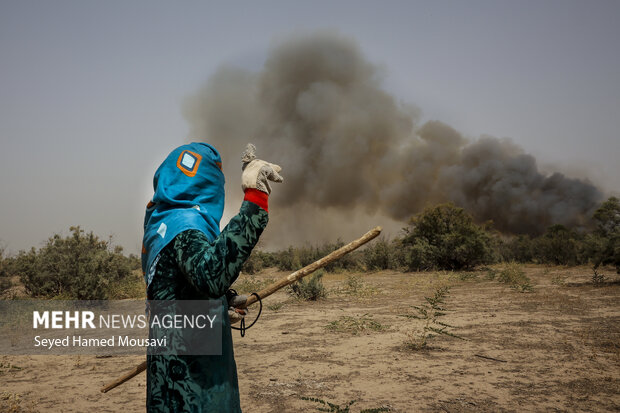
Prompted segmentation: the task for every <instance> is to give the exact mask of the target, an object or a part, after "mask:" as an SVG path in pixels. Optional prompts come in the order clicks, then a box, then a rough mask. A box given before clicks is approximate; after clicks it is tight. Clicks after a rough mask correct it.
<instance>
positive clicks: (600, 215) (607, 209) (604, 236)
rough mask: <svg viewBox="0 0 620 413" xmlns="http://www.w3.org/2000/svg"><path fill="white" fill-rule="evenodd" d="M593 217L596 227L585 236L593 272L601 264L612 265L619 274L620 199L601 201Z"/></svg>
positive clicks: (612, 198) (613, 198)
mask: <svg viewBox="0 0 620 413" xmlns="http://www.w3.org/2000/svg"><path fill="white" fill-rule="evenodd" d="M593 219H594V222H595V223H596V229H595V230H594V232H593V233H592V234H589V236H588V237H587V238H586V250H587V255H588V258H589V259H590V262H591V263H592V265H593V267H594V272H595V274H596V270H597V268H598V267H599V266H601V265H613V266H615V267H616V271H617V272H618V274H620V200H618V198H616V197H611V198H609V199H608V200H607V201H605V202H603V204H602V205H601V206H600V208H599V209H597V210H596V212H595V213H594V216H593Z"/></svg>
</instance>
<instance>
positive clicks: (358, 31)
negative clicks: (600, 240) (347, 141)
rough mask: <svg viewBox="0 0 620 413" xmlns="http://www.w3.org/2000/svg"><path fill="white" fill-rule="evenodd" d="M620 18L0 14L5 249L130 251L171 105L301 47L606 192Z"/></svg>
mask: <svg viewBox="0 0 620 413" xmlns="http://www.w3.org/2000/svg"><path fill="white" fill-rule="evenodd" d="M224 3H225V4H224ZM619 19H620V2H619V1H579V2H573V1H565V0H562V1H531V2H529V1H512V2H507V1H488V2H486V1H455V2H450V1H420V2H415V1H403V2H397V1H382V2H379V1H373V2H363V1H325V2H321V1H312V2H310V1H304V2H301V1H299V2H295V1H280V2H267V1H260V2H251V1H248V2H241V1H234V2H207V1H200V2H198V1H183V2H170V1H165V2H159V1H152V0H148V1H137V0H135V1H110V0H108V1H58V0H55V1H27V0H19V1H7V0H0V142H1V146H0V194H1V201H0V245H4V246H6V247H7V248H8V250H9V251H12V252H16V251H17V250H19V249H23V248H28V247H30V246H41V245H42V243H43V242H44V241H45V240H46V239H47V237H48V236H50V235H51V234H53V233H54V232H63V233H67V232H68V228H69V226H71V225H82V226H83V227H84V228H86V229H87V230H93V231H94V232H95V233H96V234H98V235H100V236H103V237H107V236H109V235H114V238H115V240H116V242H117V243H119V244H121V245H123V246H125V247H126V249H127V251H128V252H138V251H139V247H140V243H141V237H142V220H143V214H144V206H145V204H146V202H147V201H148V199H149V198H150V196H151V194H152V175H153V173H154V171H155V169H156V167H157V165H158V164H159V163H160V162H161V161H162V160H163V158H164V157H165V156H166V155H167V154H168V153H169V151H170V150H172V149H173V148H174V147H175V146H177V145H179V144H182V143H183V142H185V141H187V140H188V138H189V136H188V130H189V127H188V123H187V122H186V120H185V119H184V118H183V115H182V104H183V101H184V99H185V98H186V97H187V96H188V95H191V94H193V93H195V92H196V91H197V90H198V89H199V88H200V87H201V86H202V85H203V84H204V82H205V81H206V80H207V79H208V78H209V76H210V75H211V74H212V73H214V72H215V71H216V69H217V68H218V67H220V66H221V65H233V66H238V67H242V68H246V69H251V70H259V69H260V67H261V65H262V63H263V61H264V59H265V57H266V55H267V50H268V49H269V47H270V45H272V44H273V42H274V41H276V40H278V39H281V38H284V37H286V36H290V35H291V34H293V33H296V32H298V31H308V32H312V31H315V30H324V29H330V30H336V31H338V32H339V33H341V34H343V35H345V36H348V37H350V38H352V39H355V40H356V41H357V42H358V44H359V45H360V48H361V50H362V51H363V52H364V53H365V55H366V56H367V58H368V59H369V60H370V61H372V62H374V63H377V64H379V65H381V67H382V68H383V73H384V87H385V89H386V90H388V91H389V92H390V93H393V94H394V95H396V96H397V97H398V98H399V99H400V100H401V101H403V102H407V103H411V104H414V105H416V106H418V107H419V108H420V109H421V111H422V118H423V119H424V120H430V119H437V120H441V121H443V122H446V123H448V124H450V125H451V126H453V127H454V128H456V129H457V130H459V131H461V132H462V133H463V134H464V135H465V136H467V137H469V138H476V137H478V136H480V135H481V134H490V135H493V136H497V137H510V138H512V139H513V140H514V142H516V143H517V144H518V145H520V146H521V147H523V148H524V149H525V150H526V151H527V152H528V153H531V154H533V155H535V156H536V157H537V158H538V161H539V162H540V164H541V165H542V167H543V168H544V169H546V170H559V171H562V172H566V173H568V174H569V175H571V176H580V177H583V176H588V177H590V179H591V180H592V181H593V182H594V183H596V184H598V185H600V186H601V187H602V188H603V189H605V190H607V191H612V192H616V193H617V192H618V191H619V190H620V179H619V178H620V162H618V156H619V155H620V139H619V136H618V135H619V133H618V131H619V130H620V47H619V46H618V45H619V44H620V25H619V24H618V21H619ZM242 149H243V148H240V151H241V150H242ZM264 156H265V158H268V154H264ZM224 162H238V160H237V159H231V160H226V159H225V160H224ZM284 175H285V172H284ZM285 176H286V175H285ZM228 185H234V186H238V185H239V183H238V182H228ZM237 208H238V205H229V206H228V214H229V216H230V213H231V211H234V210H235V209H237ZM223 224H225V222H223Z"/></svg>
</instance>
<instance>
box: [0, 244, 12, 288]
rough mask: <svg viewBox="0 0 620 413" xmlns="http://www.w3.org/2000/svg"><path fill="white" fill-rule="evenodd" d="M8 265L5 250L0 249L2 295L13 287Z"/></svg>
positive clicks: (0, 285)
mask: <svg viewBox="0 0 620 413" xmlns="http://www.w3.org/2000/svg"><path fill="white" fill-rule="evenodd" d="M8 263H9V260H8V259H6V258H5V257H4V248H1V247H0V294H2V293H3V292H5V291H6V290H8V289H9V288H11V287H12V286H13V283H12V282H11V279H10V278H9V275H10V274H9V271H8V268H7V267H8Z"/></svg>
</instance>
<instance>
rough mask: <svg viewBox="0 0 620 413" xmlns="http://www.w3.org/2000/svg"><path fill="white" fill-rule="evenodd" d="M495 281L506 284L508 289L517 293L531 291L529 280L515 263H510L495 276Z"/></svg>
mask: <svg viewBox="0 0 620 413" xmlns="http://www.w3.org/2000/svg"><path fill="white" fill-rule="evenodd" d="M495 276H496V278H497V281H499V282H503V283H504V284H508V285H509V286H510V288H514V289H515V290H517V291H520V292H525V291H531V290H532V283H531V281H530V279H529V278H528V277H527V276H526V275H525V272H524V271H523V269H522V268H521V266H520V265H519V264H517V263H516V262H510V263H508V264H506V265H504V267H503V268H502V269H501V271H499V273H497V274H495Z"/></svg>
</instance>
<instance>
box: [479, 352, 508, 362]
mask: <svg viewBox="0 0 620 413" xmlns="http://www.w3.org/2000/svg"><path fill="white" fill-rule="evenodd" d="M474 356H476V357H480V358H483V359H487V360H493V361H499V362H500V363H508V362H507V361H506V360H500V359H496V358H494V357H489V356H483V355H482V354H474Z"/></svg>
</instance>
